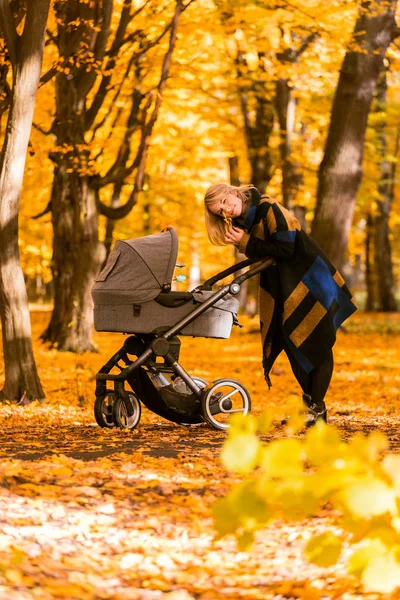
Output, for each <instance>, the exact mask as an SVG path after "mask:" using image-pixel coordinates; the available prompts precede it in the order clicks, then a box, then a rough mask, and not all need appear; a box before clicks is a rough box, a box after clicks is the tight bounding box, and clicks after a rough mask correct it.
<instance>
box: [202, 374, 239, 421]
mask: <svg viewBox="0 0 400 600" xmlns="http://www.w3.org/2000/svg"><path fill="white" fill-rule="evenodd" d="M201 408H202V415H203V418H204V420H205V421H207V423H209V424H210V425H211V426H212V427H214V429H221V430H224V429H225V430H226V429H229V423H228V419H229V417H230V415H232V414H236V413H242V414H244V415H247V414H248V413H249V412H250V411H251V399H250V394H249V392H248V391H247V390H246V388H245V387H244V386H243V385H242V384H241V383H239V381H236V380H235V379H217V381H214V382H213V384H212V386H211V387H210V388H208V390H206V393H205V395H204V397H203V399H202V402H201Z"/></svg>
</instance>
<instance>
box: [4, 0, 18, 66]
mask: <svg viewBox="0 0 400 600" xmlns="http://www.w3.org/2000/svg"><path fill="white" fill-rule="evenodd" d="M0 28H1V30H2V32H3V35H4V39H5V42H6V46H7V50H8V54H9V55H10V61H11V64H12V65H13V67H15V65H16V63H17V41H18V38H19V36H18V34H17V31H16V29H15V25H14V20H13V17H12V13H11V7H10V4H9V1H8V0H0Z"/></svg>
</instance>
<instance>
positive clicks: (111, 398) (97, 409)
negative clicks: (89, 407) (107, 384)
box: [94, 391, 115, 428]
mask: <svg viewBox="0 0 400 600" xmlns="http://www.w3.org/2000/svg"><path fill="white" fill-rule="evenodd" d="M114 402H115V394H114V392H110V391H108V392H107V393H106V394H105V395H104V396H96V400H95V402H94V418H95V419H96V423H97V425H100V427H108V428H111V427H114V426H115V424H114V417H113V404H114Z"/></svg>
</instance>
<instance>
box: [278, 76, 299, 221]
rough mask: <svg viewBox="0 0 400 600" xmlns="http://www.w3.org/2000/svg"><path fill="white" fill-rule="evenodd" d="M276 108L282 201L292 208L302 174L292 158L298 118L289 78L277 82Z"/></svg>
mask: <svg viewBox="0 0 400 600" xmlns="http://www.w3.org/2000/svg"><path fill="white" fill-rule="evenodd" d="M276 109H277V113H278V120H279V126H280V137H281V141H280V144H279V149H280V154H281V163H282V203H283V205H284V206H286V208H288V209H291V208H292V205H293V201H294V200H295V199H296V196H297V193H298V190H299V187H300V185H301V184H302V180H303V178H302V175H301V174H300V173H299V172H298V167H297V165H296V164H295V163H294V162H293V159H292V155H291V152H292V148H291V146H292V136H293V132H294V125H295V118H296V100H295V98H293V95H292V88H291V86H290V84H289V81H288V80H287V79H278V81H277V82H276Z"/></svg>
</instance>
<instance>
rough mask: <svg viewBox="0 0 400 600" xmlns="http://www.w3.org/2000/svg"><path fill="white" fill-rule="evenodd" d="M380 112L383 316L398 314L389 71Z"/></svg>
mask: <svg viewBox="0 0 400 600" xmlns="http://www.w3.org/2000/svg"><path fill="white" fill-rule="evenodd" d="M376 99H377V111H380V112H381V113H382V115H383V117H382V118H381V119H380V122H379V124H378V143H379V146H378V151H379V157H380V160H379V167H380V173H379V183H378V194H379V197H378V200H377V214H376V215H375V219H374V233H375V237H374V248H375V252H374V258H375V260H374V264H375V277H376V282H377V300H378V306H377V309H378V310H380V311H383V312H391V311H396V310H397V304H396V296H395V287H396V286H395V279H394V275H393V262H392V249H391V243H390V229H389V217H390V211H391V208H392V204H393V198H394V189H395V175H396V166H397V164H396V159H397V154H398V146H399V130H398V129H397V136H396V147H395V152H394V154H395V157H396V158H395V160H394V161H392V162H390V161H389V160H388V141H387V131H386V130H387V119H386V111H387V75H386V69H384V70H383V71H382V73H381V76H380V78H379V80H378V85H377V98H376Z"/></svg>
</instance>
